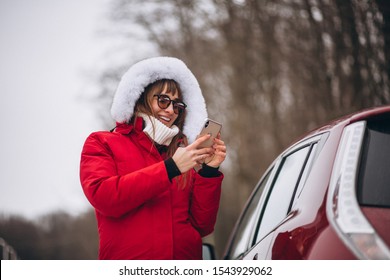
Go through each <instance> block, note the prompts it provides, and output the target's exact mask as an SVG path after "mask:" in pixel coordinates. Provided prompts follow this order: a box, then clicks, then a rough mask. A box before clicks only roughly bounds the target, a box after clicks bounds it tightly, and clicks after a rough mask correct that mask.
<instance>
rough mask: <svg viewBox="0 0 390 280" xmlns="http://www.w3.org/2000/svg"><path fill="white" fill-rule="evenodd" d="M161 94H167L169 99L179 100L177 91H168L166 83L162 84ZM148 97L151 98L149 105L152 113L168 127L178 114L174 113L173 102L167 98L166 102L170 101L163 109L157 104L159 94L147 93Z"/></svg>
mask: <svg viewBox="0 0 390 280" xmlns="http://www.w3.org/2000/svg"><path fill="white" fill-rule="evenodd" d="M157 94H161V95H163V96H164V95H165V96H167V97H168V98H169V99H170V100H175V101H178V100H179V95H178V92H177V91H176V92H170V91H169V89H168V85H167V84H164V87H163V89H162V91H161V92H160V93H157ZM148 98H151V99H152V100H151V105H152V106H151V107H152V113H153V115H154V116H155V118H157V119H158V120H159V121H161V122H162V123H163V124H165V125H166V126H168V127H171V126H172V125H173V123H174V122H175V121H176V119H177V118H178V116H179V114H176V113H175V111H174V110H173V102H170V101H169V100H168V98H166V100H168V101H167V102H170V104H169V105H168V107H167V108H165V109H163V108H161V107H162V106H161V105H159V102H160V101H159V99H160V97H159V96H156V95H155V94H149V96H148Z"/></svg>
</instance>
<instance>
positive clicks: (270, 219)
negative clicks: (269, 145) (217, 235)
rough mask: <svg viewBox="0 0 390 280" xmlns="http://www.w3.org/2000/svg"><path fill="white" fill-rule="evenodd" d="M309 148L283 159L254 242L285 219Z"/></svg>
mask: <svg viewBox="0 0 390 280" xmlns="http://www.w3.org/2000/svg"><path fill="white" fill-rule="evenodd" d="M310 147H311V146H305V147H303V148H301V149H299V150H297V151H295V152H294V153H292V154H289V155H288V156H286V157H285V158H284V159H283V162H282V165H281V167H280V169H279V172H278V175H277V177H276V179H275V180H274V182H273V186H272V190H271V192H270V194H269V197H268V199H267V202H266V207H265V210H264V211H263V214H262V217H261V219H260V225H259V230H258V233H257V237H256V242H257V241H259V240H261V239H262V238H263V237H264V236H266V235H267V234H268V233H269V232H270V231H272V229H273V228H274V227H275V226H276V225H278V224H279V223H280V222H281V221H282V220H283V219H284V218H285V217H286V215H287V213H288V210H289V208H290V204H291V201H292V196H293V194H294V193H295V189H296V187H297V184H298V182H299V181H298V180H299V178H300V177H301V175H302V169H303V166H304V164H305V162H306V158H307V155H308V153H309V151H310Z"/></svg>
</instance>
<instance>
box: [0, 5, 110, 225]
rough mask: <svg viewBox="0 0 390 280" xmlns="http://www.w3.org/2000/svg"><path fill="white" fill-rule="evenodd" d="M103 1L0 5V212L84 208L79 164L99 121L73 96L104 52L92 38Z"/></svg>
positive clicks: (78, 93)
mask: <svg viewBox="0 0 390 280" xmlns="http://www.w3.org/2000/svg"><path fill="white" fill-rule="evenodd" d="M107 2H108V1H107V0H34V1H32V0H0V40H1V41H0V62H1V63H0V96H1V102H0V128H1V134H0V137H1V139H0V213H7V214H20V215H23V216H26V217H27V218H35V217H38V216H41V215H43V214H46V213H48V212H51V211H54V210H65V211H67V212H69V213H70V214H79V213H81V212H83V211H85V210H87V209H88V207H90V206H89V204H88V202H87V201H86V199H85V197H84V194H83V193H82V190H81V186H80V183H79V177H78V175H79V174H78V168H79V159H80V152H81V149H82V145H83V143H84V140H85V138H86V137H87V136H88V134H89V133H91V132H92V131H94V130H98V129H101V123H99V122H98V121H96V120H95V115H94V110H93V109H94V108H93V107H92V105H90V104H88V102H86V101H85V100H84V101H81V100H80V96H82V95H83V90H84V89H85V88H87V87H88V83H89V82H90V81H88V80H87V79H86V77H85V75H84V72H85V71H86V70H88V69H90V68H92V67H93V66H94V64H95V63H96V64H97V63H98V61H99V60H100V59H101V56H102V54H103V53H104V51H105V50H104V48H106V47H107V46H109V43H107V42H103V41H102V39H101V38H100V37H99V36H97V31H98V29H99V28H100V27H99V24H101V22H102V17H103V16H104V12H105V9H106V3H107Z"/></svg>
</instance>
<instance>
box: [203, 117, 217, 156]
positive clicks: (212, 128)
mask: <svg viewBox="0 0 390 280" xmlns="http://www.w3.org/2000/svg"><path fill="white" fill-rule="evenodd" d="M221 128H222V124H220V123H219V122H216V121H214V120H212V119H209V118H207V119H206V120H205V122H204V125H203V128H202V130H201V132H200V133H199V136H198V138H199V137H201V136H203V135H205V134H210V135H211V137H210V138H209V139H207V141H205V142H203V143H202V144H200V145H199V146H198V149H199V148H208V147H211V146H212V145H213V143H214V138H215V137H217V135H218V133H219V132H220V131H221Z"/></svg>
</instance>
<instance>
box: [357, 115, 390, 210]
mask: <svg viewBox="0 0 390 280" xmlns="http://www.w3.org/2000/svg"><path fill="white" fill-rule="evenodd" d="M389 167H390V119H389V118H387V119H381V120H374V121H368V122H367V130H366V135H365V140H364V148H363V153H362V157H361V165H360V172H359V179H358V200H359V203H360V205H364V206H375V207H390V170H389Z"/></svg>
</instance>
